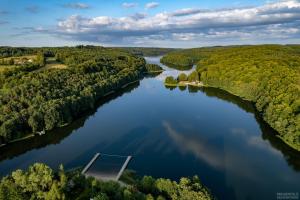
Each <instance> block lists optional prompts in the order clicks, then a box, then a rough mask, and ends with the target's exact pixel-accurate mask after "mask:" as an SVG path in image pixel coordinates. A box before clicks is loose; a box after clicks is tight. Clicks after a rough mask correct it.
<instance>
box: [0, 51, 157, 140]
mask: <svg viewBox="0 0 300 200" xmlns="http://www.w3.org/2000/svg"><path fill="white" fill-rule="evenodd" d="M1 49H2V52H4V50H3V49H4V48H3V47H2V48H1ZM12 49H14V48H11V47H10V48H8V49H7V52H8V53H9V52H10V53H9V55H12V56H16V54H17V55H21V56H22V55H23V54H22V53H24V54H27V53H28V52H31V50H30V49H27V48H26V52H24V51H23V50H22V48H21V50H19V49H18V48H16V50H12ZM12 52H13V53H12ZM32 52H35V53H36V54H35V55H37V62H36V63H35V64H26V65H23V66H19V67H17V68H12V69H7V70H4V71H3V72H1V73H0V88H1V89H0V91H1V93H0V94H1V95H0V144H1V143H7V142H9V141H12V140H14V139H18V138H20V137H23V136H24V135H26V134H27V133H32V132H37V131H43V130H46V131H47V130H51V129H53V128H55V127H60V126H64V125H66V124H68V123H70V122H71V121H73V120H74V119H76V118H78V116H80V115H82V114H83V113H84V112H86V111H87V110H89V109H92V108H93V107H94V105H95V102H96V101H97V100H99V99H100V98H101V97H103V96H104V95H105V94H107V93H109V92H111V91H113V90H116V89H119V88H121V87H122V86H123V85H125V84H127V83H129V82H132V81H135V80H138V79H139V78H141V77H142V76H143V74H144V73H145V72H148V70H152V69H153V67H150V68H148V69H147V68H146V63H145V60H144V59H143V58H141V57H137V56H134V55H132V54H129V53H127V52H124V51H119V50H116V49H111V48H103V47H94V46H77V47H70V48H68V47H60V48H39V49H33V50H32ZM8 53H7V54H8ZM5 55H6V54H5ZM49 56H50V57H55V59H56V60H57V61H59V62H61V63H63V64H65V65H67V66H68V67H67V68H66V69H49V70H42V71H38V72H37V71H35V69H38V68H39V67H40V66H42V65H44V64H45V63H44V62H45V58H46V57H49ZM155 69H156V68H155Z"/></svg>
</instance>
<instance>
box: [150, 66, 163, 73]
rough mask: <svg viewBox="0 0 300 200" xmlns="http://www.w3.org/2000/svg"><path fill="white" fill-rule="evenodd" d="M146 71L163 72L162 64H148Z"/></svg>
mask: <svg viewBox="0 0 300 200" xmlns="http://www.w3.org/2000/svg"><path fill="white" fill-rule="evenodd" d="M146 71H147V72H148V73H151V72H162V71H163V69H162V68H161V66H159V65H156V64H146Z"/></svg>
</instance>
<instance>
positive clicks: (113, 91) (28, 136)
mask: <svg viewBox="0 0 300 200" xmlns="http://www.w3.org/2000/svg"><path fill="white" fill-rule="evenodd" d="M140 80H141V79H137V80H135V81H131V82H129V83H126V84H124V85H123V86H121V87H120V88H117V89H114V90H112V91H110V92H107V93H106V94H104V95H102V98H103V97H107V96H109V95H112V94H114V93H115V92H116V90H122V89H125V88H126V87H128V86H129V85H131V84H134V83H137V82H139V81H140ZM99 100H100V99H99ZM71 123H72V122H70V123H66V124H64V125H62V126H58V127H55V128H54V129H56V128H61V127H65V126H68V125H70V124H71ZM54 129H51V130H48V131H52V130H54ZM45 134H47V132H46V133H45ZM36 136H39V135H38V134H35V133H30V134H28V135H26V136H24V137H21V138H18V139H15V140H12V141H9V142H7V143H4V144H0V149H1V148H3V147H5V146H7V145H10V144H13V143H17V142H20V141H24V140H27V139H30V138H33V137H36Z"/></svg>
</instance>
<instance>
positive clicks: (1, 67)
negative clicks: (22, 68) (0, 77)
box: [0, 65, 16, 72]
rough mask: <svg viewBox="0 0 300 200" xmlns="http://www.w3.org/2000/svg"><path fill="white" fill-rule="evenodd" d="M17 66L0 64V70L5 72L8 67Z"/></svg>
mask: <svg viewBox="0 0 300 200" xmlns="http://www.w3.org/2000/svg"><path fill="white" fill-rule="evenodd" d="M14 67H16V65H0V72H3V71H4V70H6V69H12V68H14Z"/></svg>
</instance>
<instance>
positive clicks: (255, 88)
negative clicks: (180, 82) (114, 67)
mask: <svg viewBox="0 0 300 200" xmlns="http://www.w3.org/2000/svg"><path fill="white" fill-rule="evenodd" d="M170 56H171V57H173V58H174V59H169V60H170V61H171V64H176V62H177V60H176V59H175V58H176V57H177V58H178V59H180V58H181V57H183V58H184V59H183V60H184V61H185V60H194V61H195V62H196V63H197V72H198V73H199V74H200V75H201V81H202V82H203V83H204V84H205V85H208V86H212V87H217V88H221V89H224V90H226V91H228V92H230V93H232V94H235V95H237V96H240V97H242V98H245V99H247V100H251V101H253V102H255V105H256V108H257V109H258V111H260V112H261V114H262V116H263V118H264V120H265V121H266V122H267V123H268V124H269V125H270V126H271V127H273V128H274V129H275V130H277V131H278V133H279V137H280V138H281V139H282V140H283V141H284V142H286V143H287V144H288V145H290V146H291V147H293V148H295V149H297V150H300V112H299V110H300V101H299V99H300V46H299V45H285V46H282V45H260V46H233V47H213V48H198V49H188V50H182V51H177V52H172V53H170V54H169V55H166V56H165V57H166V58H163V59H167V58H169V57H170ZM179 62H180V61H179ZM195 73H196V72H195Z"/></svg>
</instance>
